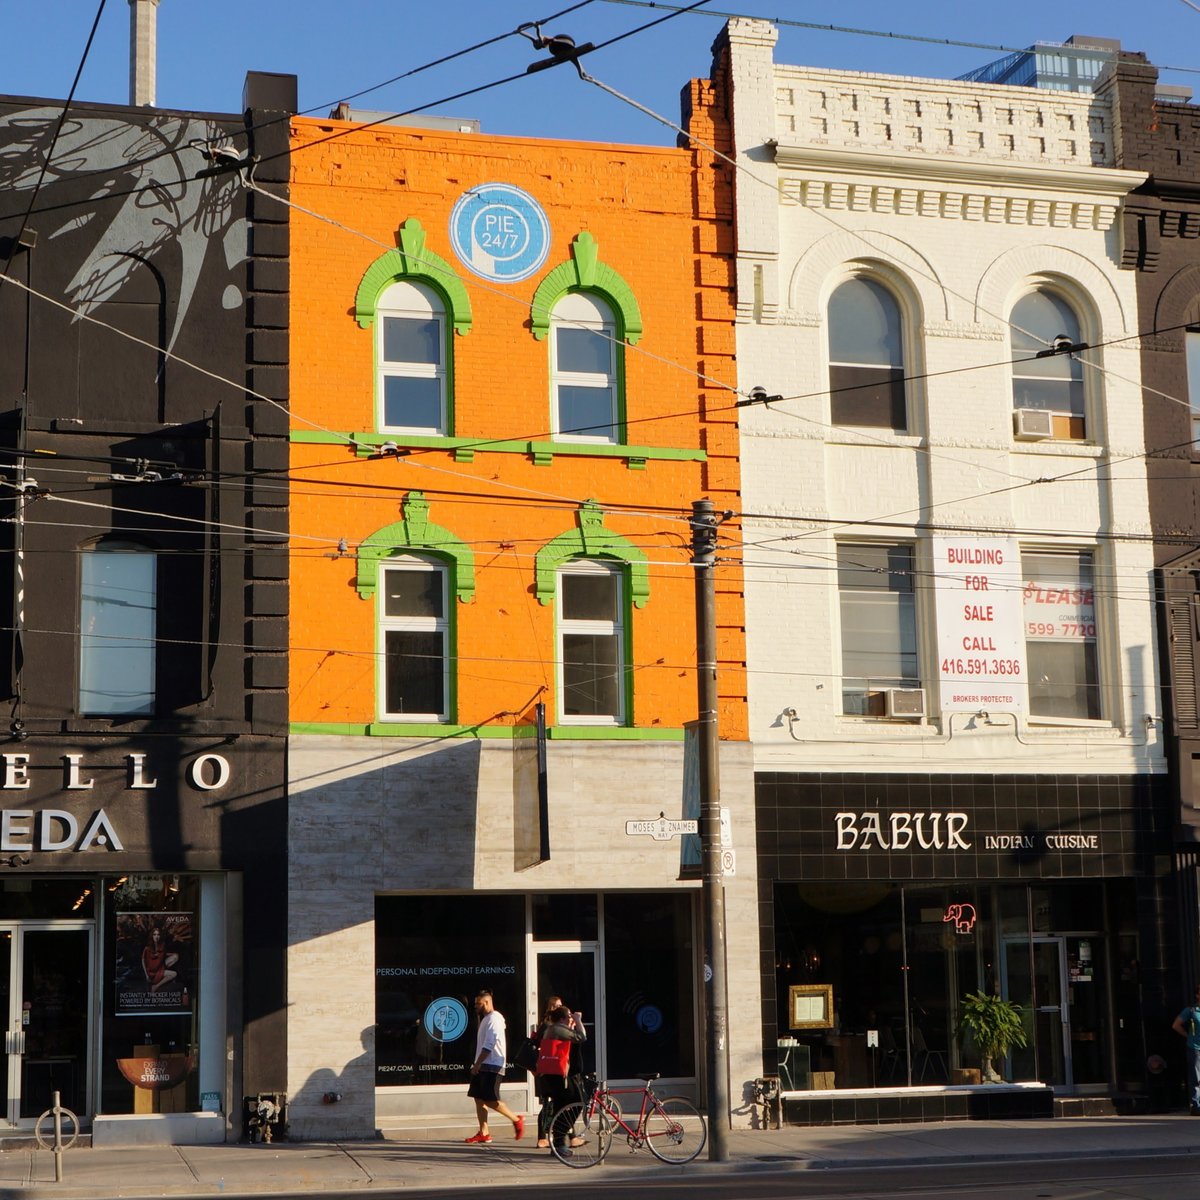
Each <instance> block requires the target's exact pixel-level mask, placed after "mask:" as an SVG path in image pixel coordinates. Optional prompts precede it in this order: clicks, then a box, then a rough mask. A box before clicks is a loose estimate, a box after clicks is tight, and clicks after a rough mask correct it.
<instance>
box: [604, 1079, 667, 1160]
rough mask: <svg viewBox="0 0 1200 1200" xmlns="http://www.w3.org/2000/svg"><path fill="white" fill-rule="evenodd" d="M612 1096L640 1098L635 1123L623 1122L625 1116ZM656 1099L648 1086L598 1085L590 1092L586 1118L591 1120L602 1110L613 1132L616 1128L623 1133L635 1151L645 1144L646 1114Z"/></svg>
mask: <svg viewBox="0 0 1200 1200" xmlns="http://www.w3.org/2000/svg"><path fill="white" fill-rule="evenodd" d="M612 1096H641V1098H642V1103H641V1108H640V1109H639V1110H638V1117H637V1123H636V1124H634V1125H630V1124H629V1123H628V1122H627V1121H626V1120H625V1114H624V1113H623V1112H622V1111H621V1106H620V1105H619V1104H615V1103H613V1102H612V1100H611V1099H610V1097H612ZM657 1099H658V1097H657V1096H656V1095H655V1094H654V1091H653V1089H652V1088H651V1086H650V1084H648V1083H647V1084H645V1085H643V1086H642V1087H623V1088H610V1087H609V1086H608V1085H607V1084H604V1083H599V1084H597V1085H596V1089H595V1091H593V1092H592V1096H591V1100H590V1102H589V1104H588V1118H589V1119H591V1118H592V1117H594V1116H595V1115H596V1113H597V1112H598V1111H599V1110H600V1109H601V1108H602V1109H603V1110H604V1112H605V1115H606V1116H608V1117H609V1118H610V1119H611V1120H612V1123H613V1126H614V1132H615V1130H616V1129H617V1128H620V1129H623V1130H624V1131H625V1136H626V1137H627V1138H628V1139H629V1144H630V1145H631V1146H632V1147H633V1148H634V1149H635V1150H637V1149H639V1148H640V1147H642V1146H644V1145H645V1144H646V1114H647V1113H648V1112H649V1111H650V1110H651V1109H653V1107H654V1104H655V1101H656V1100H657Z"/></svg>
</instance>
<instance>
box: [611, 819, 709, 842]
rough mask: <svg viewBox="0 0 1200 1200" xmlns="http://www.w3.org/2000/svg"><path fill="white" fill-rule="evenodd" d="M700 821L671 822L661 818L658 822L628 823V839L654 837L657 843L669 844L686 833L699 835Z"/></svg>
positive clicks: (626, 827) (626, 830) (626, 831)
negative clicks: (668, 842)
mask: <svg viewBox="0 0 1200 1200" xmlns="http://www.w3.org/2000/svg"><path fill="white" fill-rule="evenodd" d="M699 831H700V822H699V821H669V820H668V819H667V818H666V817H664V816H660V817H659V818H658V819H657V820H656V821H626V822H625V835H626V837H652V838H653V839H654V840H655V841H656V842H667V841H670V840H671V838H676V837H681V836H682V835H683V834H685V833H698V832H699Z"/></svg>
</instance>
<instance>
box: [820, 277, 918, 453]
mask: <svg viewBox="0 0 1200 1200" xmlns="http://www.w3.org/2000/svg"><path fill="white" fill-rule="evenodd" d="M827 311H828V323H829V390H830V414H831V420H832V421H833V424H835V425H863V426H868V427H870V428H873V429H894V430H899V431H902V430H905V429H907V428H908V403H907V397H906V393H905V386H904V326H903V322H902V320H901V316H900V306H899V304H898V303H897V302H896V298H895V297H894V296H893V295H892V293H891V292H889V291H888V290H887V288H885V287H884V286H883V285H882V284H880V283H877V282H876V281H875V280H874V279H868V278H866V277H865V276H858V277H856V278H854V279H848V280H846V282H845V283H842V284H839V285H838V287H837V288H836V289H835V290H834V292H833V295H832V296H830V297H829V306H828V310H827Z"/></svg>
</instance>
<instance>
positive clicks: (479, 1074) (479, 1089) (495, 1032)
mask: <svg viewBox="0 0 1200 1200" xmlns="http://www.w3.org/2000/svg"><path fill="white" fill-rule="evenodd" d="M475 1012H476V1014H477V1015H478V1016H479V1032H478V1034H476V1037H475V1061H474V1062H473V1063H472V1064H471V1085H470V1087H468V1088H467V1095H468V1096H470V1097H471V1099H473V1100H474V1101H475V1117H476V1119H477V1120H478V1121H479V1132H478V1133H477V1134H475V1135H474V1136H473V1137H469V1138H467V1141H468V1142H469V1143H470V1144H472V1145H478V1144H480V1143H483V1142H490V1141H491V1140H492V1135H491V1133H490V1132H489V1131H488V1119H487V1110H488V1109H489V1108H491V1109H494V1110H495V1111H496V1112H498V1113H499V1114H500V1115H501V1116H502V1117H507V1118H508V1119H509V1120H510V1121H511V1122H512V1123H513V1132H514V1133H515V1135H516V1138H517V1140H518V1141H520V1140H521V1138H522V1137H523V1136H524V1134H525V1118H524V1117H518V1116H517V1114H516V1113H514V1112H513V1111H512V1110H511V1109H510V1108H509V1107H508V1105H507V1104H505V1103H504V1101H503V1100H501V1099H500V1077H501V1076H502V1075H503V1074H504V1061H505V1058H506V1057H507V1049H508V1048H507V1045H506V1044H505V1040H504V1017H503V1016H501V1014H500V1013H498V1012H497V1011H496V1008H495V1005H494V1004H493V1002H492V993H491V992H489V991H487V990H486V989H484V990H483V991H481V992H480V993H479V994H478V995H477V996H476V997H475Z"/></svg>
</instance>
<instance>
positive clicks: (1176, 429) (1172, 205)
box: [1097, 52, 1200, 1016]
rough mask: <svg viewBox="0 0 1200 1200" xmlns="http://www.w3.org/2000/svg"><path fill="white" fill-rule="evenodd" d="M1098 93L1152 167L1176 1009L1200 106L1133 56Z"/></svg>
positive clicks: (1189, 797)
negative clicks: (1166, 88) (1173, 95)
mask: <svg viewBox="0 0 1200 1200" xmlns="http://www.w3.org/2000/svg"><path fill="white" fill-rule="evenodd" d="M1097 91H1098V92H1099V93H1100V94H1102V95H1107V96H1109V97H1110V98H1111V100H1112V104H1113V112H1114V116H1115V131H1116V147H1117V154H1118V164H1117V165H1118V166H1121V167H1127V168H1130V169H1133V170H1139V171H1145V172H1147V173H1148V177H1147V179H1146V181H1145V183H1144V184H1143V185H1142V186H1141V187H1140V188H1138V189H1137V191H1135V192H1134V193H1133V194H1132V195H1131V196H1129V198H1128V199H1127V201H1126V203H1125V205H1124V208H1123V210H1122V223H1121V265H1122V267H1123V268H1125V269H1126V270H1129V271H1133V272H1135V273H1136V286H1137V300H1138V317H1137V321H1138V324H1137V327H1138V329H1139V331H1140V332H1141V337H1140V347H1141V368H1142V379H1143V383H1144V392H1143V397H1144V398H1143V421H1144V427H1145V438H1146V446H1147V449H1148V454H1147V459H1146V462H1147V482H1148V487H1149V502H1150V521H1151V525H1152V528H1153V531H1154V541H1155V564H1156V567H1157V573H1158V600H1159V628H1160V638H1159V642H1160V645H1161V646H1162V647H1163V654H1162V659H1163V661H1162V664H1161V667H1162V672H1163V678H1164V681H1165V683H1166V693H1165V694H1166V702H1167V708H1168V724H1167V729H1166V734H1167V753H1168V761H1169V771H1170V774H1169V778H1170V801H1171V809H1172V830H1173V842H1174V854H1175V867H1176V885H1177V886H1176V895H1175V899H1174V904H1173V905H1172V906H1171V907H1170V908H1169V909H1167V910H1166V911H1165V912H1164V920H1165V921H1166V922H1168V923H1169V924H1170V925H1172V926H1174V927H1177V928H1178V929H1179V931H1180V936H1179V952H1178V964H1179V971H1178V972H1177V973H1176V974H1175V976H1174V978H1173V979H1171V980H1170V986H1169V989H1168V991H1167V994H1166V995H1165V996H1164V997H1163V1001H1162V1006H1161V1009H1162V1012H1163V1015H1166V1016H1169V1015H1172V1014H1173V1013H1175V1012H1177V1011H1178V1010H1179V1009H1180V1008H1181V1007H1182V1006H1183V1005H1184V1004H1185V1003H1187V1002H1190V1000H1191V994H1192V987H1191V983H1192V981H1195V982H1200V915H1198V912H1200V900H1198V893H1197V872H1198V870H1200V770H1198V767H1197V764H1200V707H1198V705H1197V695H1198V694H1200V670H1198V668H1200V420H1198V417H1200V105H1196V104H1193V103H1186V102H1184V101H1183V100H1182V99H1180V100H1170V99H1165V98H1164V97H1163V95H1162V94H1161V89H1160V88H1159V86H1158V70H1157V69H1156V68H1155V67H1154V66H1152V65H1151V64H1149V63H1147V62H1146V59H1145V57H1144V56H1143V55H1141V54H1134V53H1128V52H1126V53H1123V54H1121V55H1120V56H1119V58H1118V60H1117V62H1116V63H1115V64H1113V65H1112V66H1111V67H1110V68H1108V69H1107V70H1106V72H1105V74H1104V75H1103V76H1102V78H1101V80H1100V82H1099V84H1098V86H1097Z"/></svg>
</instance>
